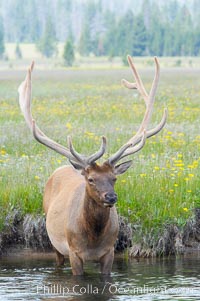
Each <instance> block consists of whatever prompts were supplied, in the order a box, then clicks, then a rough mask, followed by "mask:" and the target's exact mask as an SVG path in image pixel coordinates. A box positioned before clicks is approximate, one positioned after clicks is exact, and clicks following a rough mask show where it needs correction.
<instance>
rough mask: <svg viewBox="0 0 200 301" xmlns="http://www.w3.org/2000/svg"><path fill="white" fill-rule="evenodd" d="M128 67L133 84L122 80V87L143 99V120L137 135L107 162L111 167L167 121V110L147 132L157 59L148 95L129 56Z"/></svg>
mask: <svg viewBox="0 0 200 301" xmlns="http://www.w3.org/2000/svg"><path fill="white" fill-rule="evenodd" d="M127 59H128V62H129V65H130V67H131V69H132V72H133V76H134V78H135V83H130V82H128V81H127V80H125V79H123V80H122V83H123V84H124V86H125V87H126V88H128V89H137V90H138V92H139V93H140V94H141V96H142V97H143V99H144V101H145V104H146V111H145V114H144V118H143V120H142V123H141V125H140V127H139V129H138V131H137V133H136V134H135V135H134V136H133V137H131V139H130V140H129V141H128V142H127V143H126V144H124V145H123V146H122V147H121V148H120V149H119V150H118V151H117V152H116V153H115V154H113V155H112V156H111V157H110V158H109V159H108V160H107V161H108V163H109V164H111V165H115V164H116V163H117V161H119V160H120V159H122V158H124V157H126V156H128V155H131V154H134V153H135V152H137V151H139V150H140V149H141V148H142V147H143V146H144V144H145V140H146V138H149V137H151V136H154V135H156V134H157V133H158V132H160V131H161V129H162V128H163V127H164V125H165V123H166V120H167V110H166V109H165V110H164V114H163V117H162V120H161V122H160V123H159V124H158V125H157V126H156V127H155V128H153V129H151V130H147V128H148V125H149V123H150V120H151V115H152V112H153V105H154V101H155V95H156V91H157V87H158V81H159V77H160V66H159V62H158V59H157V57H155V58H154V60H155V64H156V72H155V77H154V80H153V83H152V87H151V90H150V93H149V94H148V93H147V92H146V90H145V88H144V85H143V83H142V80H141V78H140V76H139V74H138V72H137V70H136V68H135V66H134V63H133V61H132V59H131V57H130V56H128V57H127Z"/></svg>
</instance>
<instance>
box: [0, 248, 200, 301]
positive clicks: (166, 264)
mask: <svg viewBox="0 0 200 301" xmlns="http://www.w3.org/2000/svg"><path fill="white" fill-rule="evenodd" d="M85 271H86V273H85V275H84V276H72V274H71V269H70V266H69V262H68V261H67V262H66V265H65V267H64V268H56V266H55V261H54V255H52V254H49V255H44V254H32V253H30V254H28V255H27V254H25V253H24V254H23V253H22V254H21V255H18V256H16V255H15V256H9V257H3V258H1V259H0V300H1V301H4V300H9V301H12V300H34V301H37V300H48V301H53V300H68V301H76V300H85V301H86V300H87V301H93V300H102V301H108V300H109V301H111V300H121V301H122V300H123V301H128V300H144V301H146V300H147V301H157V300H170V301H172V300H176V301H182V300H187V301H190V300H191V301H194V300H195V301H199V300H200V254H193V255H190V254H188V255H186V256H184V257H182V256H180V257H177V258H174V257H169V258H164V259H138V260H136V259H132V260H130V259H129V260H128V259H127V257H126V256H120V257H119V256H118V257H116V258H115V261H114V264H113V270H112V274H111V276H110V277H102V276H101V275H100V274H99V266H98V264H97V263H87V264H86V265H85Z"/></svg>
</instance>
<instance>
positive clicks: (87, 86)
mask: <svg viewBox="0 0 200 301" xmlns="http://www.w3.org/2000/svg"><path fill="white" fill-rule="evenodd" d="M161 62H162V59H161ZM140 70H141V74H142V76H143V79H144V82H145V83H146V87H147V89H149V88H150V85H151V81H152V79H153V69H151V68H148V69H147V70H145V69H143V68H142V69H140ZM24 74H25V72H22V71H18V72H17V71H14V69H13V70H10V71H1V72H0V141H1V143H0V165H1V166H0V168H1V173H0V210H1V215H0V229H3V227H4V223H5V217H6V215H7V213H8V212H10V211H11V210H13V209H14V208H20V209H21V210H22V212H23V213H27V212H32V213H38V212H39V213H42V193H43V188H44V185H45V182H46V180H47V179H48V177H49V176H50V174H51V173H52V172H53V170H55V169H56V168H57V167H59V166H61V165H63V164H66V163H67V161H66V159H65V158H63V157H62V156H60V155H58V154H55V153H54V152H52V151H51V150H48V149H46V148H45V147H43V146H42V145H39V144H38V143H37V142H35V141H34V139H33V138H32V137H31V134H30V132H29V131H28V129H27V128H26V125H25V122H24V120H23V117H22V116H21V114H20V111H19V107H18V103H17V98H18V95H17V87H18V85H19V83H20V82H21V80H22V79H23V78H24ZM199 74H200V70H199V69H195V68H193V69H184V68H176V69H167V68H162V69H161V80H160V86H159V91H158V93H157V99H156V104H155V110H154V114H153V119H152V126H153V125H155V124H157V123H158V122H159V121H160V119H161V117H162V113H163V109H164V107H167V108H168V111H169V117H168V122H167V125H166V127H165V129H164V130H163V131H162V132H161V133H160V134H159V135H158V136H156V137H153V138H151V139H149V140H148V141H147V142H146V145H145V147H144V148H143V150H142V151H140V153H137V154H135V155H134V156H132V158H133V166H132V168H131V169H130V170H129V171H128V172H127V173H126V174H124V175H123V176H120V177H119V178H118V181H117V184H116V190H117V193H118V196H119V201H118V205H117V206H118V211H119V212H120V213H121V214H122V215H125V216H128V218H129V220H130V221H131V222H132V223H133V224H134V225H135V228H136V232H135V240H138V241H140V240H141V239H143V240H144V241H145V240H148V237H157V235H158V233H161V232H162V229H163V227H164V225H166V224H171V223H175V224H177V225H178V226H183V225H184V223H185V222H186V220H187V219H188V218H189V217H190V216H192V214H193V209H194V208H195V207H200V188H199V187H200V185H199V177H198V175H199V171H200V170H199V165H200V155H199V154H200V133H199V116H200V106H199V99H200V89H199ZM123 77H124V78H127V79H129V80H132V75H131V72H130V70H129V69H128V68H127V69H126V68H121V69H120V68H117V69H113V70H112V69H106V68H105V69H97V70H89V71H86V70H84V69H82V70H78V69H76V70H49V71H42V70H40V71H37V65H36V70H35V71H34V76H33V116H34V117H35V119H36V120H37V122H38V124H39V126H40V127H41V129H42V130H43V131H44V132H45V133H46V134H47V135H48V136H49V137H51V138H53V139H54V140H57V141H58V142H60V143H61V144H63V145H66V140H67V139H66V137H67V135H71V136H72V138H73V142H74V145H75V146H76V148H77V150H78V151H80V152H82V153H92V152H94V151H95V150H96V149H97V148H98V147H99V144H100V141H101V138H100V137H101V136H102V135H105V136H106V137H107V138H108V152H107V154H110V153H112V152H115V151H116V149H118V148H119V147H120V146H121V145H122V144H124V143H125V142H126V141H127V140H128V138H129V137H130V136H131V135H132V134H133V133H134V132H135V131H136V130H137V128H138V126H139V124H140V122H141V119H142V117H143V114H144V109H145V108H144V103H143V101H141V99H140V98H139V96H138V94H137V93H136V92H132V91H130V90H126V89H125V88H123V87H122V86H121V84H120V80H121V78H123ZM105 158H106V156H105V157H104V159H105ZM141 237H143V238H141Z"/></svg>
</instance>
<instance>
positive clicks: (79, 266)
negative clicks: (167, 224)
mask: <svg viewBox="0 0 200 301" xmlns="http://www.w3.org/2000/svg"><path fill="white" fill-rule="evenodd" d="M128 62H129V65H130V67H131V69H132V71H133V75H134V78H135V83H130V82H128V81H126V80H123V84H124V85H125V86H126V87H127V88H129V89H137V90H138V91H139V93H140V94H141V95H142V97H143V98H144V101H145V104H146V111H145V114H144V118H143V121H142V123H141V125H140V127H139V129H138V131H137V133H136V134H135V135H134V136H133V137H131V138H130V140H129V141H128V142H127V143H125V144H124V145H123V146H122V147H121V148H120V149H119V150H118V151H117V152H116V153H115V154H113V155H112V156H111V157H110V158H109V159H107V160H106V161H105V162H104V163H103V164H101V165H99V164H97V163H96V161H97V160H98V159H99V158H101V157H102V156H103V154H104V153H105V150H106V138H105V137H102V143H101V146H100V148H99V150H98V151H97V152H96V153H94V154H92V155H90V156H85V155H81V154H79V153H78V152H77V151H76V150H75V149H74V146H73V144H72V141H71V138H70V137H69V138H68V148H67V147H64V146H62V145H60V144H58V143H56V142H55V141H53V140H51V139H50V138H48V137H47V136H46V135H45V134H44V133H43V132H42V131H41V130H40V129H39V127H38V126H37V125H36V123H35V121H34V120H33V118H32V114H31V73H32V70H33V66H34V64H33V63H32V65H31V66H30V68H29V70H28V72H27V76H26V78H25V81H23V82H22V83H21V85H20V87H19V89H18V91H19V103H20V107H21V111H22V113H23V115H24V118H25V120H26V123H27V125H28V127H29V128H30V130H31V132H32V134H33V136H34V138H35V139H36V140H37V141H38V142H40V143H42V144H44V145H45V146H47V147H49V148H51V149H53V150H54V151H56V152H58V153H60V154H61V155H64V156H65V157H67V158H68V159H69V161H70V163H71V165H69V166H67V165H66V166H63V167H60V168H58V169H57V170H56V171H55V172H54V173H53V174H52V175H51V177H50V178H49V180H48V181H47V184H46V187H45V192H44V199H43V207H44V211H45V214H46V228H47V232H48V235H49V238H50V240H51V243H52V245H53V246H54V248H55V251H56V260H57V263H58V265H62V264H64V257H65V256H69V259H70V264H71V267H72V272H73V274H74V275H82V274H83V264H84V262H85V261H86V260H97V261H99V262H100V266H101V272H102V273H103V274H110V272H111V269H112V263H113V258H114V243H115V241H116V239H117V235H118V216H117V212H116V208H115V203H116V201H117V195H116V193H115V191H114V185H115V182H116V177H117V175H119V174H122V173H124V172H125V171H126V170H127V169H128V168H129V167H130V166H131V163H132V161H126V162H122V163H120V164H117V163H118V162H119V161H120V160H121V159H122V158H124V157H126V156H129V155H131V154H133V153H136V152H137V151H139V150H140V149H141V148H142V147H143V146H144V144H145V140H146V138H149V137H151V136H153V135H155V134H157V133H158V132H159V131H160V130H161V129H162V128H163V126H164V125H165V123H166V118H167V111H166V110H165V111H164V114H163V117H162V120H161V122H160V123H159V124H158V125H157V126H156V127H155V128H153V129H151V130H148V129H147V127H148V124H149V122H150V119H151V114H152V111H153V104H154V100H155V95H156V90H157V86H158V80H159V63H158V60H157V58H155V64H156V72H155V77H154V81H153V83H152V87H151V91H150V93H149V94H147V92H146V90H145V88H144V86H143V83H142V81H141V79H140V76H139V74H138V72H137V71H136V69H135V66H134V64H133V61H132V59H131V57H130V56H128Z"/></svg>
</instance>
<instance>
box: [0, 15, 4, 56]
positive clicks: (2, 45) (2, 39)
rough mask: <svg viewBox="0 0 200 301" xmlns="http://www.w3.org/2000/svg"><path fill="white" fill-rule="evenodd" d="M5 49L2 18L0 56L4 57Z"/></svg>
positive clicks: (0, 20) (0, 23)
mask: <svg viewBox="0 0 200 301" xmlns="http://www.w3.org/2000/svg"><path fill="white" fill-rule="evenodd" d="M4 51H5V46H4V28H3V22H2V19H1V18H0V58H2V57H3V54H4Z"/></svg>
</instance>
